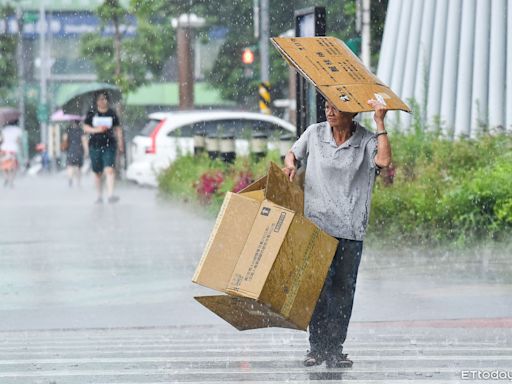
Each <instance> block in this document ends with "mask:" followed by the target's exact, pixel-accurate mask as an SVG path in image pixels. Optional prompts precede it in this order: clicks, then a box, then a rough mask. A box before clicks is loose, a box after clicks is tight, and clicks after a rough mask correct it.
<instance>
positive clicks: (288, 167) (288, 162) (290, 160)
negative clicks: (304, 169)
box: [283, 151, 297, 181]
mask: <svg viewBox="0 0 512 384" xmlns="http://www.w3.org/2000/svg"><path fill="white" fill-rule="evenodd" d="M283 172H284V173H285V174H286V176H288V178H289V179H290V181H293V178H294V177H295V174H296V173H297V167H296V166H295V155H294V154H293V152H292V151H288V153H287V154H286V156H285V158H284V168H283Z"/></svg>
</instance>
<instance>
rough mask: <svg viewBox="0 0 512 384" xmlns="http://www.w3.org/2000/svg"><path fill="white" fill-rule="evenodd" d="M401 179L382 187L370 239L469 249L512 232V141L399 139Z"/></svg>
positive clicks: (396, 148) (396, 160)
mask: <svg viewBox="0 0 512 384" xmlns="http://www.w3.org/2000/svg"><path fill="white" fill-rule="evenodd" d="M391 140H392V146H393V152H394V153H393V159H394V160H393V163H394V165H395V167H396V177H395V182H394V184H393V185H391V186H389V187H385V186H384V185H383V184H382V183H380V182H378V183H377V185H376V188H375V191H374V196H373V203H372V213H371V224H370V228H369V230H370V234H371V235H373V236H378V237H379V238H386V239H389V240H390V241H394V240H395V239H401V240H406V241H409V242H425V243H429V244H431V243H443V242H447V241H450V242H455V243H459V244H467V243H468V242H472V241H475V240H480V239H487V238H490V239H501V238H504V237H505V236H506V235H507V234H510V232H511V230H512V157H511V149H512V139H511V137H510V136H504V135H503V136H489V135H486V136H482V137H481V138H479V139H478V140H465V139H463V140H458V141H455V142H452V141H447V140H444V139H442V138H439V137H436V136H433V135H428V134H427V135H423V134H412V135H401V134H396V135H395V136H394V137H393V138H392V139H391Z"/></svg>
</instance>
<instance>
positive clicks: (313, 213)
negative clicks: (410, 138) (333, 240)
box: [291, 122, 377, 240]
mask: <svg viewBox="0 0 512 384" xmlns="http://www.w3.org/2000/svg"><path fill="white" fill-rule="evenodd" d="M354 124H355V131H354V133H353V134H352V136H351V137H350V138H349V139H348V140H347V141H346V142H345V143H343V144H341V145H340V146H337V145H336V142H335V140H334V137H333V134H332V130H331V127H330V126H329V124H328V123H327V122H323V123H319V124H313V125H311V126H309V127H308V129H306V131H305V132H304V133H303V134H302V136H301V137H300V138H299V139H298V140H297V141H296V142H295V144H294V145H293V146H292V148H291V151H292V152H293V153H294V155H295V157H296V158H297V160H301V161H302V160H305V159H306V160H307V168H306V180H305V185H304V215H305V216H306V217H307V218H309V219H310V220H311V221H313V222H314V223H315V224H316V225H318V226H319V227H320V228H321V229H322V230H324V231H325V232H327V233H328V234H330V235H331V236H334V237H339V238H344V239H351V240H363V238H364V235H365V234H366V226H367V225H368V218H369V214H370V203H371V195H372V189H373V184H374V182H375V176H376V166H375V159H374V158H375V155H376V153H377V137H376V136H375V134H373V133H371V132H369V131H368V130H366V129H365V128H363V127H362V126H361V125H359V124H358V123H355V122H354Z"/></svg>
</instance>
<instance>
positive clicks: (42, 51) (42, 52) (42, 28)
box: [39, 0, 48, 147]
mask: <svg viewBox="0 0 512 384" xmlns="http://www.w3.org/2000/svg"><path fill="white" fill-rule="evenodd" d="M45 14H46V12H45V4H44V0H43V1H41V3H40V6H39V59H40V61H41V63H40V70H41V72H40V73H41V78H40V86H41V90H40V98H39V101H40V106H41V108H46V100H47V96H46V44H45V40H46V36H45V34H46V17H45ZM41 120H42V121H41V122H40V128H41V143H43V144H44V145H45V146H46V147H47V146H48V140H47V139H48V135H47V128H48V126H47V123H46V121H44V119H41Z"/></svg>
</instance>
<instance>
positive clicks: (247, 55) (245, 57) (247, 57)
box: [242, 48, 254, 64]
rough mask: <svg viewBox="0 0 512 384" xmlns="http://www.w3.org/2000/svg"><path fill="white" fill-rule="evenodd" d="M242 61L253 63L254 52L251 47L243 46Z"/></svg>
mask: <svg viewBox="0 0 512 384" xmlns="http://www.w3.org/2000/svg"><path fill="white" fill-rule="evenodd" d="M242 63H244V64H252V63H254V52H253V51H252V50H251V48H245V49H244V52H243V53H242Z"/></svg>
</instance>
